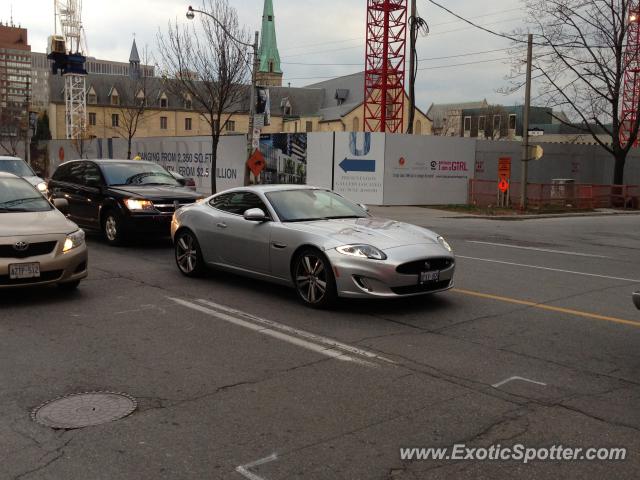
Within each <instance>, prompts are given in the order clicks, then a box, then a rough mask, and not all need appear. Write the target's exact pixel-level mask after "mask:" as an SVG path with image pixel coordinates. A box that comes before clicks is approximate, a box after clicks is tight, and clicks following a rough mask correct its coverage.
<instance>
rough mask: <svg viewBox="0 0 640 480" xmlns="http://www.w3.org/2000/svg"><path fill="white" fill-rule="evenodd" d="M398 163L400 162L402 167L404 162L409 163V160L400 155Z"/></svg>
mask: <svg viewBox="0 0 640 480" xmlns="http://www.w3.org/2000/svg"><path fill="white" fill-rule="evenodd" d="M398 163H399V164H400V166H401V167H404V164H405V163H407V161H406V160H405V159H404V157H400V160H398Z"/></svg>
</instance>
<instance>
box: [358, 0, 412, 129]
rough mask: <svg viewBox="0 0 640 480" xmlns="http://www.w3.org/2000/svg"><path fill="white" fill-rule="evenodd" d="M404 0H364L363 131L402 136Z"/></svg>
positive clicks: (405, 0) (405, 8)
mask: <svg viewBox="0 0 640 480" xmlns="http://www.w3.org/2000/svg"><path fill="white" fill-rule="evenodd" d="M406 44H407V0H368V1H367V47H366V59H365V78H364V130H365V131H366V132H389V133H403V131H404V130H403V119H404V96H405V93H404V77H405V67H404V63H405V54H406Z"/></svg>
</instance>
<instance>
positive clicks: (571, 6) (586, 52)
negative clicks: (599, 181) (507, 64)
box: [511, 0, 640, 185]
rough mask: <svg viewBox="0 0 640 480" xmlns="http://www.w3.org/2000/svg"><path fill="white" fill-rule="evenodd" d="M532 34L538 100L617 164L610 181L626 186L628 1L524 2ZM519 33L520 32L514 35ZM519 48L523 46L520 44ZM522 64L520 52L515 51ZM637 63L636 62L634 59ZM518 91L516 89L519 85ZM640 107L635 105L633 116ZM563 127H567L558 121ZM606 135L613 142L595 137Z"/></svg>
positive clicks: (514, 79)
mask: <svg viewBox="0 0 640 480" xmlns="http://www.w3.org/2000/svg"><path fill="white" fill-rule="evenodd" d="M522 2H523V4H524V5H525V7H526V9H527V11H528V23H529V26H530V30H531V33H533V34H534V53H535V54H534V74H536V81H537V84H538V86H539V87H540V93H539V96H538V99H537V102H539V103H546V106H550V107H554V108H562V109H564V110H565V111H566V112H567V114H568V115H569V117H570V119H571V120H574V121H576V123H571V124H572V125H576V124H577V126H578V127H579V128H580V129H581V130H583V131H584V132H585V133H588V134H590V135H591V136H592V137H593V139H594V140H595V141H596V142H597V143H598V144H599V145H600V146H601V147H602V148H603V149H605V150H606V151H607V152H609V153H610V154H611V155H612V156H613V157H614V159H615V166H614V172H613V173H614V175H613V182H614V184H616V185H621V184H623V182H624V167H625V162H626V158H627V155H628V153H629V150H630V149H631V148H632V147H633V145H634V143H635V141H636V139H637V138H638V126H639V125H638V120H640V115H636V117H637V119H636V121H635V122H632V123H633V124H632V125H631V138H630V141H629V142H628V144H626V145H624V144H622V142H621V140H620V133H621V129H622V127H623V122H624V121H625V119H622V118H621V115H620V110H621V108H620V107H621V103H622V99H623V90H624V73H625V69H626V67H627V63H628V61H629V60H630V58H628V57H627V56H626V55H625V49H626V48H625V47H626V41H627V40H626V39H627V33H628V31H629V21H630V10H631V6H632V2H631V1H630V0H522ZM516 33H522V32H516ZM518 44H519V45H520V46H522V45H523V43H521V42H518ZM515 53H516V55H517V56H518V58H519V59H520V60H521V59H522V52H521V51H516V52H515ZM636 60H637V59H636ZM523 68H524V67H523V66H522V62H521V61H520V62H518V68H516V69H515V71H514V75H513V76H512V79H511V80H512V82H513V83H514V84H517V82H518V79H519V75H520V74H521V73H522V69H523ZM517 86H520V85H517ZM639 111H640V104H638V105H636V112H639ZM558 120H560V121H561V122H562V123H569V122H567V121H565V120H563V119H560V118H558ZM602 131H604V132H606V136H607V137H611V142H610V143H609V142H605V141H603V140H602V139H601V138H600V136H599V134H602Z"/></svg>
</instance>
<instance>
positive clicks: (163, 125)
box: [160, 117, 167, 130]
mask: <svg viewBox="0 0 640 480" xmlns="http://www.w3.org/2000/svg"><path fill="white" fill-rule="evenodd" d="M160 129H161V130H166V129H167V117H160Z"/></svg>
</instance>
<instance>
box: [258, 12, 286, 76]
mask: <svg viewBox="0 0 640 480" xmlns="http://www.w3.org/2000/svg"><path fill="white" fill-rule="evenodd" d="M258 56H259V57H260V69H259V70H260V71H261V72H273V73H282V69H281V68H280V54H279V52H278V41H277V39H276V22H275V16H274V15H273V2H272V1H271V0H264V10H263V13H262V37H261V39H260V51H259V53H258ZM270 63H271V64H272V66H273V69H270V68H269V64H270Z"/></svg>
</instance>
